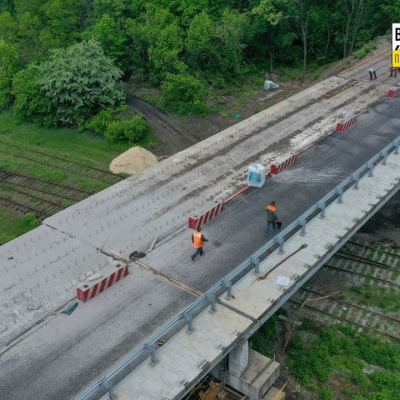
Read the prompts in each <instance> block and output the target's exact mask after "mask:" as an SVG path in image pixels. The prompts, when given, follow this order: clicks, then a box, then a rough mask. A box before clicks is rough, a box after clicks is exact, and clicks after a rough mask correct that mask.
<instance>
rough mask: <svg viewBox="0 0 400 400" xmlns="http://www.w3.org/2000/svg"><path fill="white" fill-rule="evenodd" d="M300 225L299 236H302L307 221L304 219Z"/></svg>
mask: <svg viewBox="0 0 400 400" xmlns="http://www.w3.org/2000/svg"><path fill="white" fill-rule="evenodd" d="M300 224H301V232H300V236H304V235H305V234H306V225H307V221H306V220H305V219H302V220H301V221H300Z"/></svg>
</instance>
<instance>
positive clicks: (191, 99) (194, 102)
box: [161, 74, 210, 115]
mask: <svg viewBox="0 0 400 400" xmlns="http://www.w3.org/2000/svg"><path fill="white" fill-rule="evenodd" d="M161 90H162V103H163V105H164V107H166V108H167V109H169V110H171V111H174V112H176V113H178V114H194V115H207V114H209V113H210V108H209V107H208V106H207V104H205V103H204V101H203V100H204V98H205V96H206V88H205V86H204V85H203V83H202V82H201V81H200V80H199V79H197V78H195V77H194V76H191V75H188V74H180V75H173V74H168V75H167V78H166V79H165V81H164V82H163V84H162V86H161Z"/></svg>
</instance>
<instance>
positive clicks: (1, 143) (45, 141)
mask: <svg viewBox="0 0 400 400" xmlns="http://www.w3.org/2000/svg"><path fill="white" fill-rule="evenodd" d="M152 141H153V138H151V137H150V138H146V141H145V142H144V143H141V145H144V146H146V145H151V143H152ZM7 144H15V145H18V146H22V147H25V148H29V149H32V150H35V151H40V152H43V153H48V154H52V155H55V156H58V157H62V158H64V159H68V160H71V161H74V162H79V163H82V164H84V165H89V166H92V167H96V168H101V169H105V170H108V168H109V165H110V162H111V161H112V160H113V158H115V157H116V156H118V155H119V154H121V153H122V152H124V151H126V150H127V149H128V148H129V145H128V143H126V142H125V143H110V142H107V141H106V140H104V139H101V138H97V137H93V136H91V135H87V134H80V133H78V132H76V131H74V130H71V129H44V128H41V127H39V126H36V125H33V124H27V123H23V122H22V121H20V120H19V119H18V118H16V117H15V116H13V115H12V114H11V113H9V112H4V113H1V114H0V168H3V169H6V170H9V171H13V172H19V173H23V174H27V175H32V176H35V177H38V178H41V179H46V180H49V181H52V182H55V183H62V184H66V185H70V186H73V187H76V188H80V189H84V190H89V191H93V192H98V191H100V190H103V189H105V188H106V187H107V186H110V184H108V183H104V182H100V181H96V180H94V179H90V177H88V178H85V177H83V176H79V175H77V174H74V173H68V172H67V171H62V170H58V169H55V168H53V167H51V166H48V165H43V164H38V163H34V162H31V161H29V160H26V159H23V158H20V157H19V158H18V157H16V156H14V155H13V154H12V150H10V149H11V148H10V147H8V146H7ZM1 151H6V153H7V154H5V153H2V152H1ZM18 154H20V155H24V150H21V149H19V150H18ZM8 188H9V187H8V186H7V184H5V183H2V184H0V190H1V192H2V196H3V197H6V196H7V189H8ZM9 193H10V196H11V192H9ZM6 198H11V197H8V196H7V197H6ZM59 202H61V201H59ZM72 203H73V202H72ZM63 204H64V203H63ZM70 204H71V202H69V203H65V206H68V205H70ZM0 215H1V221H0V245H2V244H4V243H6V242H7V241H9V240H12V239H14V238H16V237H18V236H20V235H22V234H23V233H25V232H27V231H29V230H30V229H32V228H33V227H35V225H36V223H35V220H34V219H33V220H32V218H30V217H29V216H28V218H26V216H24V214H23V213H21V212H15V211H14V210H11V209H10V208H6V207H4V205H1V204H0Z"/></svg>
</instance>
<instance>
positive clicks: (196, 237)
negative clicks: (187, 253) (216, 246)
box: [192, 226, 208, 261]
mask: <svg viewBox="0 0 400 400" xmlns="http://www.w3.org/2000/svg"><path fill="white" fill-rule="evenodd" d="M205 242H208V240H207V239H206V238H205V237H204V235H203V234H202V233H201V226H198V227H197V230H196V231H194V232H193V235H192V243H193V247H194V248H195V249H196V251H195V253H194V254H193V255H192V261H194V259H195V258H196V257H197V255H198V254H200V255H201V256H202V255H203V254H204V251H203V246H204V243H205Z"/></svg>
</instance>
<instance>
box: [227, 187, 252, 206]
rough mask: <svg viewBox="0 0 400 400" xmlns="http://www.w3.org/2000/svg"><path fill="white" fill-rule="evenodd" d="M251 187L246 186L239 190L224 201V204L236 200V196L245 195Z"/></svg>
mask: <svg viewBox="0 0 400 400" xmlns="http://www.w3.org/2000/svg"><path fill="white" fill-rule="evenodd" d="M249 187H250V186H248V185H247V186H245V187H244V188H242V189H240V190H238V191H237V192H236V193H235V194H233V195H232V196H230V197H228V198H227V199H226V200H224V204H226V203H227V202H228V201H230V200H232V199H234V198H235V197H236V196H239V194H241V193H243V192H244V191H245V190H247V189H248V188H249Z"/></svg>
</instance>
